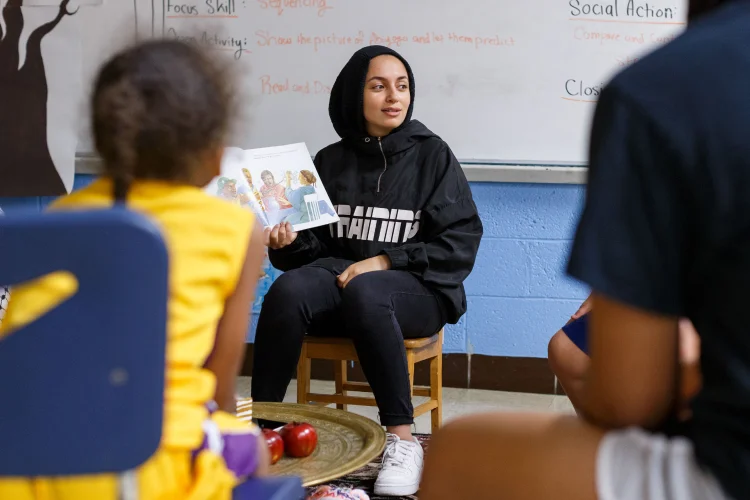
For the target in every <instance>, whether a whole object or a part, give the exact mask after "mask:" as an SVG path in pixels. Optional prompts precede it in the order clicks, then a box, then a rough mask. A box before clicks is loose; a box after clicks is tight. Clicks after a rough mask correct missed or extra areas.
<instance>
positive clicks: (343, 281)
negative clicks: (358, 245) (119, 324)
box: [336, 255, 391, 288]
mask: <svg viewBox="0 0 750 500" xmlns="http://www.w3.org/2000/svg"><path fill="white" fill-rule="evenodd" d="M390 268H391V259H389V258H388V256H387V255H378V256H377V257H372V258H370V259H365V260H363V261H360V262H357V263H356V264H352V265H351V266H349V267H348V268H346V271H344V272H343V273H341V274H340V275H339V277H338V279H337V280H336V282H337V284H338V285H339V287H341V288H346V285H348V284H349V282H350V281H351V280H353V279H354V278H356V277H357V276H359V275H360V274H365V273H369V272H372V271H387V270H389V269H390Z"/></svg>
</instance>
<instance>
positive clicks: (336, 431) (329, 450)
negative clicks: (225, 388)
mask: <svg viewBox="0 0 750 500" xmlns="http://www.w3.org/2000/svg"><path fill="white" fill-rule="evenodd" d="M237 406H238V410H239V409H240V408H242V407H243V406H247V405H246V404H243V402H242V401H238V405H237ZM247 413H248V412H242V411H238V417H239V418H242V419H249V418H250V417H249V416H248V415H247ZM252 417H253V418H262V419H268V420H276V421H279V422H294V421H296V422H307V423H309V424H310V425H312V426H313V427H315V430H316V431H317V433H318V445H317V446H316V448H315V451H314V452H313V454H312V455H310V456H309V457H306V458H290V457H287V456H286V455H284V456H283V457H282V458H281V460H279V461H278V462H276V464H274V465H272V466H271V474H273V475H275V476H301V477H302V484H303V486H315V485H318V484H323V483H327V482H330V481H333V480H334V479H338V478H340V477H343V476H345V475H347V474H349V473H350V472H354V471H355V470H357V469H360V468H361V467H364V466H365V465H367V464H368V463H370V462H372V460H373V459H375V458H376V457H377V456H378V455H380V454H381V453H382V452H383V449H384V448H385V431H383V428H382V427H381V426H380V425H379V424H378V423H377V422H373V421H372V420H370V419H368V418H365V417H362V416H360V415H357V414H354V413H350V412H348V411H343V410H334V409H332V408H326V407H323V406H313V405H300V404H292V403H257V402H253V403H252Z"/></svg>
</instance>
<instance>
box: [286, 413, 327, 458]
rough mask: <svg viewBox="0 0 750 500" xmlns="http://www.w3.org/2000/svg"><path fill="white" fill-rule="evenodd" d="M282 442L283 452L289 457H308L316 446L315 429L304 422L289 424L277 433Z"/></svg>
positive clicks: (316, 436) (316, 435)
mask: <svg viewBox="0 0 750 500" xmlns="http://www.w3.org/2000/svg"><path fill="white" fill-rule="evenodd" d="M279 434H281V439H283V440H284V450H285V451H286V454H287V455H289V456H290V457H295V458H302V457H309V456H310V455H312V452H313V451H315V446H317V444H318V433H317V432H315V428H314V427H313V426H312V425H310V424H308V423H304V422H301V423H300V422H290V423H288V424H286V425H285V426H284V427H282V428H281V431H279Z"/></svg>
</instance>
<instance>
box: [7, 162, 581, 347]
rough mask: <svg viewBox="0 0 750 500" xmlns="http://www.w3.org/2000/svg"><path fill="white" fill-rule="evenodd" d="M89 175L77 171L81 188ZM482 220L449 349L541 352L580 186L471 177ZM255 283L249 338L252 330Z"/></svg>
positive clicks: (558, 312) (555, 323)
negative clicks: (463, 309)
mask: <svg viewBox="0 0 750 500" xmlns="http://www.w3.org/2000/svg"><path fill="white" fill-rule="evenodd" d="M92 178H93V176H90V175H78V176H76V181H75V188H76V189H78V188H81V187H83V186H85V185H86V184H87V183H88V182H90V181H91V180H92ZM471 188H472V192H473V193H474V197H475V200H476V203H477V206H478V208H479V213H480V215H481V217H482V221H483V223H484V239H483V241H482V244H481V247H480V251H479V256H478V258H477V263H476V267H475V268H474V272H473V273H472V275H471V276H470V277H469V279H468V280H467V283H466V291H467V295H468V305H469V310H468V312H467V314H466V315H465V316H464V317H463V318H462V319H461V321H460V322H459V324H458V325H455V326H449V327H448V328H447V329H446V340H445V346H444V349H445V351H446V352H448V353H469V354H485V355H489V356H511V357H537V358H543V357H546V356H547V341H548V340H549V337H550V336H551V335H552V334H553V333H554V332H555V331H556V330H558V329H559V327H560V326H561V325H562V324H563V323H564V322H565V321H566V320H567V318H568V317H569V316H570V315H571V314H572V313H573V312H575V310H576V309H577V308H578V306H579V305H580V303H581V301H582V300H583V299H584V298H585V297H586V295H587V289H586V288H585V287H584V286H581V285H580V284H578V283H576V282H575V281H573V280H572V279H570V278H568V277H566V276H565V274H564V269H565V261H566V259H567V254H568V251H569V248H570V243H571V238H572V235H573V233H574V230H575V225H576V222H577V219H578V215H579V213H580V209H581V207H582V203H583V196H584V186H579V185H564V184H501V183H472V184H471ZM51 200H52V198H49V197H36V198H3V199H0V207H1V208H2V209H3V210H4V211H5V212H6V213H8V214H13V213H14V212H17V211H19V210H29V209H31V210H41V209H42V208H44V207H45V206H46V205H47V204H48V203H49V202H50V201H51ZM268 274H269V278H268V279H266V280H265V282H264V283H261V286H260V287H259V291H260V292H261V297H259V300H258V301H257V302H256V307H254V310H255V312H254V313H253V315H252V318H251V327H250V331H249V332H248V340H249V341H252V340H253V338H254V336H255V323H256V322H257V311H258V310H259V307H260V305H261V302H262V293H263V291H264V290H265V289H267V286H268V285H269V283H270V281H272V279H273V277H274V276H276V275H277V273H275V272H273V271H271V272H270V273H268Z"/></svg>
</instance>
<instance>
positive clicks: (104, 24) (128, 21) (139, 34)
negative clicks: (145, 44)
mask: <svg viewBox="0 0 750 500" xmlns="http://www.w3.org/2000/svg"><path fill="white" fill-rule="evenodd" d="M155 1H156V0H102V2H101V4H100V5H88V6H87V5H85V3H84V2H81V1H80V0H78V3H79V4H82V5H83V6H82V7H81V9H80V10H79V11H78V12H77V13H76V16H80V19H79V21H80V24H79V26H82V27H83V33H82V39H83V44H82V50H83V68H82V71H83V82H85V84H84V86H83V88H82V89H80V92H79V94H78V96H77V98H78V112H79V115H80V117H81V118H80V120H79V126H78V148H77V150H78V151H79V152H87V153H88V152H93V150H94V146H93V140H92V138H91V119H90V116H89V114H90V113H89V110H90V105H89V99H90V96H91V91H92V88H93V85H94V78H96V74H97V72H98V71H99V69H100V67H101V65H102V64H103V63H104V62H105V61H106V60H107V59H108V58H109V57H111V56H112V55H113V54H115V53H116V52H117V51H119V50H121V49H123V48H124V47H126V46H128V45H130V44H132V43H134V42H135V41H136V40H137V39H139V38H140V39H144V38H149V37H152V36H154V35H155V34H156V27H155V22H156V18H155V17H154V10H153V8H154V2H155Z"/></svg>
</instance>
